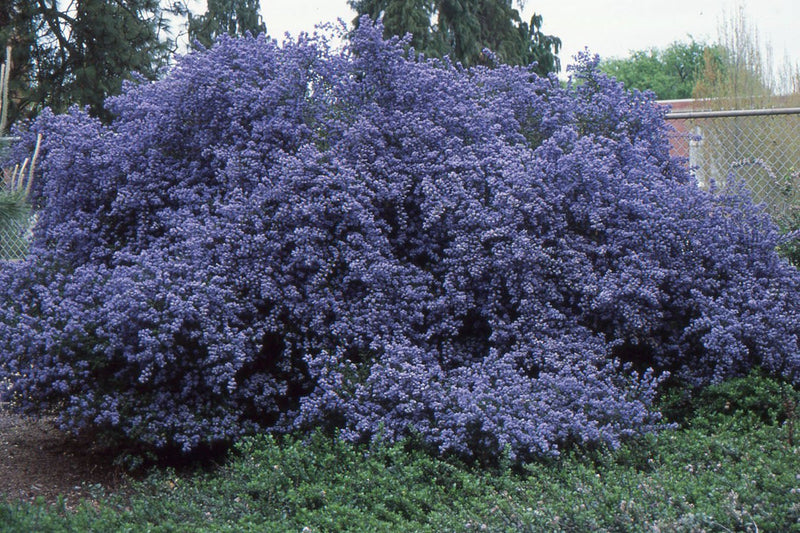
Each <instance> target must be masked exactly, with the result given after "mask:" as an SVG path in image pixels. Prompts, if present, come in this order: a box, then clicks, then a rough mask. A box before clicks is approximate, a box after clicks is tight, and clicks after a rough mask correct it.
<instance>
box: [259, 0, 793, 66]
mask: <svg viewBox="0 0 800 533" xmlns="http://www.w3.org/2000/svg"><path fill="white" fill-rule="evenodd" d="M261 5H262V9H261V11H262V15H263V17H264V21H265V23H266V25H267V31H268V32H269V34H270V35H272V36H273V37H276V38H277V37H279V36H282V35H283V34H284V33H285V32H287V31H288V32H289V33H290V34H292V35H296V34H297V33H299V32H300V31H313V29H314V26H315V24H317V23H319V22H335V21H336V20H337V19H338V18H342V19H344V21H345V22H347V23H348V24H349V23H350V22H351V21H352V20H353V18H354V17H355V12H354V11H353V10H352V9H350V8H349V7H348V5H347V0H262V2H261ZM517 5H518V3H517ZM740 7H741V8H743V9H744V13H745V19H746V21H747V22H748V24H750V25H751V26H753V27H755V28H756V29H757V30H758V33H759V36H760V40H761V42H762V43H764V42H767V41H769V43H770V44H771V47H772V51H773V56H774V62H775V63H778V64H782V63H784V58H788V60H789V62H790V64H792V65H795V64H797V63H800V37H798V35H800V31H799V30H798V26H800V0H753V1H751V2H742V1H733V0H613V1H610V0H556V1H553V0H526V1H525V2H524V8H523V9H522V10H521V11H520V13H521V14H522V17H523V19H524V20H526V21H528V20H530V18H531V15H533V13H534V12H536V13H539V14H541V15H542V16H543V18H544V21H543V24H542V31H543V32H544V33H545V34H548V35H555V36H557V37H560V38H561V40H562V43H563V48H562V50H561V52H560V53H559V57H560V58H561V62H562V65H567V64H570V63H572V58H573V57H574V56H575V54H577V53H578V52H579V51H581V50H583V49H588V50H589V51H590V52H591V53H593V54H599V55H600V57H601V58H612V57H620V58H622V57H627V56H628V55H629V53H630V51H632V50H644V49H649V48H652V47H657V48H664V47H666V46H668V45H670V44H671V43H673V42H675V41H680V42H688V41H689V39H690V36H691V37H692V38H694V39H695V40H696V41H702V42H707V43H711V42H714V41H716V40H717V36H718V29H719V27H720V25H721V24H722V23H723V22H724V21H725V20H730V19H731V17H732V16H733V15H735V14H736V12H737V10H738V9H739V8H740ZM562 70H563V69H562Z"/></svg>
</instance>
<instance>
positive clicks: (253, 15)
mask: <svg viewBox="0 0 800 533" xmlns="http://www.w3.org/2000/svg"><path fill="white" fill-rule="evenodd" d="M206 5H207V9H206V13H205V14H204V15H200V16H193V15H192V14H191V13H189V40H190V41H191V42H195V41H197V42H198V43H200V44H201V45H202V46H205V47H209V46H211V45H212V44H213V43H214V40H215V39H216V38H217V37H218V36H220V35H223V34H228V35H234V36H235V35H239V36H244V35H246V34H247V33H250V34H251V35H258V34H259V33H264V32H265V31H267V27H266V26H265V25H264V22H263V21H262V20H261V15H259V13H258V11H259V9H260V7H261V2H260V1H259V0H207V2H206Z"/></svg>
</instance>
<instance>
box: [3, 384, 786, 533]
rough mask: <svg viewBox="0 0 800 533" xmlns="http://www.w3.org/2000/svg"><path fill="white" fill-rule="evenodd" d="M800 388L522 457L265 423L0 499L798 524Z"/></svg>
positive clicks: (138, 518) (227, 521)
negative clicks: (632, 437) (123, 474)
mask: <svg viewBox="0 0 800 533" xmlns="http://www.w3.org/2000/svg"><path fill="white" fill-rule="evenodd" d="M798 397H799V395H798V392H797V391H796V390H795V389H792V388H790V387H788V386H786V385H783V384H780V383H778V382H776V381H774V380H770V379H768V378H765V377H762V376H759V375H755V374H754V375H751V376H749V377H748V378H745V379H739V380H734V381H730V382H727V383H724V384H722V385H718V386H715V387H712V388H711V389H709V390H707V391H706V392H705V393H703V394H701V395H699V396H698V397H696V398H694V399H693V400H691V401H687V400H686V398H684V397H683V396H682V395H681V394H672V395H668V396H667V398H668V399H667V400H664V409H665V411H666V412H667V413H669V414H670V416H671V417H672V418H673V419H674V420H677V421H678V424H677V425H676V427H674V428H673V429H669V430H665V431H664V432H662V433H661V434H659V435H658V436H652V435H651V436H648V437H646V438H642V439H640V440H639V441H636V442H631V443H628V444H627V445H625V446H623V447H622V448H620V449H618V450H591V451H589V450H583V451H573V452H570V453H565V454H563V455H562V457H560V458H558V459H553V460H549V461H543V462H540V463H536V464H532V465H527V466H524V467H521V468H520V467H517V468H514V467H512V466H511V465H503V464H502V463H503V461H500V463H501V464H500V465H494V466H491V467H488V466H483V467H481V466H479V465H472V464H466V463H463V462H460V461H457V460H452V459H449V460H442V459H437V458H434V457H432V456H431V455H429V454H427V453H425V452H423V451H421V450H420V448H419V447H418V446H415V445H414V444H413V443H411V442H406V443H401V444H395V445H382V444H373V445H352V444H348V443H343V442H341V441H340V440H337V439H334V438H331V437H328V436H325V435H322V434H317V435H314V436H312V437H310V438H306V439H302V438H300V437H299V436H289V437H283V438H275V437H272V436H259V437H253V438H248V439H245V440H243V441H242V442H240V443H239V444H238V445H237V447H236V448H235V450H234V451H233V452H232V453H231V455H230V456H229V458H228V459H227V461H226V462H225V464H223V465H221V466H219V467H217V468H215V469H213V470H212V471H195V472H194V473H192V474H189V475H179V474H177V473H176V472H175V471H173V470H170V469H160V470H157V471H155V472H153V473H152V474H151V475H150V476H149V477H148V478H147V479H146V480H144V481H141V482H137V483H135V484H134V487H133V489H132V492H131V493H130V494H128V495H126V496H122V495H98V496H99V498H98V500H97V501H96V502H94V503H91V502H85V503H84V504H82V505H81V506H79V508H78V509H75V510H66V509H65V508H64V506H63V505H61V506H59V505H55V506H47V505H45V504H44V503H42V502H39V503H35V504H24V503H18V502H6V503H4V504H0V531H25V532H27V531H45V532H46V531H103V532H105V531H152V532H160V531H163V532H166V531H169V532H173V531H176V532H181V531H187V532H188V531H192V532H195V531H214V532H217V531H221V532H225V531H230V532H239V531H243V532H246V531H259V532H261V531H276V532H277V531H280V532H284V531H297V532H308V531H359V532H361V531H422V532H424V531H436V532H440V531H637V532H638V531H721V532H725V531H753V532H755V531H759V532H764V531H781V532H792V531H800V446H798V445H797V443H796V439H795V437H794V434H793V433H794V427H793V425H792V424H793V422H794V416H795V413H794V406H795V405H797V401H798Z"/></svg>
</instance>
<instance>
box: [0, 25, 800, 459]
mask: <svg viewBox="0 0 800 533" xmlns="http://www.w3.org/2000/svg"><path fill="white" fill-rule="evenodd" d="M107 105H108V107H109V109H110V111H111V112H112V113H113V114H114V116H115V117H116V118H115V119H114V121H113V122H112V123H110V124H108V125H104V124H101V123H100V122H98V121H97V120H95V119H93V118H91V117H90V116H88V115H87V114H85V113H84V112H82V111H79V110H73V111H71V112H70V113H69V114H66V115H61V116H55V115H53V114H51V113H48V112H45V113H44V114H42V115H41V116H40V117H39V118H38V119H37V120H36V121H35V122H33V123H32V124H30V125H29V127H28V128H27V129H26V131H23V132H20V134H21V135H22V136H23V141H22V142H21V143H20V146H19V150H20V152H22V151H24V150H25V149H26V148H27V144H29V143H31V142H32V139H33V138H35V136H36V135H37V134H38V133H42V134H43V138H44V143H43V145H42V150H41V154H40V161H41V163H40V164H39V168H40V176H38V177H37V180H36V183H35V188H34V191H33V195H34V200H35V202H36V205H37V208H38V213H39V218H38V223H37V225H36V228H35V236H34V242H33V244H32V251H31V255H30V257H29V259H28V260H27V261H26V262H24V263H19V264H11V265H5V266H4V270H3V272H2V274H0V276H2V278H3V279H2V280H1V282H0V291H2V296H3V298H4V302H5V305H4V306H3V308H2V309H1V310H0V354H1V355H0V362H2V370H0V377H2V378H5V379H9V380H10V381H11V382H12V387H11V389H10V390H9V391H8V393H7V394H6V396H7V397H8V398H11V399H13V400H14V401H15V405H17V406H18V407H19V409H20V410H21V411H23V412H27V413H33V414H35V413H41V412H43V411H45V410H52V409H56V410H57V412H58V414H59V417H60V422H61V424H62V426H63V427H64V428H65V429H69V430H73V431H77V432H80V431H88V430H91V431H99V432H100V433H102V434H104V435H107V436H111V437H114V438H119V439H122V440H123V441H128V442H133V443H137V444H139V445H143V446H145V447H149V448H151V449H153V450H155V451H166V450H175V449H177V450H182V451H185V452H188V451H190V450H194V449H197V448H198V447H202V446H206V445H213V444H215V443H224V442H230V441H231V440H232V439H235V438H236V437H237V436H239V435H241V434H244V433H248V432H255V431H288V430H293V429H303V428H310V427H320V426H326V427H329V428H336V429H337V430H338V431H340V432H341V434H342V435H343V436H344V437H345V438H347V439H350V440H367V439H371V438H376V437H378V436H380V437H381V438H388V439H396V438H402V437H405V436H409V435H414V436H416V437H417V438H420V439H421V440H422V441H423V442H424V443H426V445H429V446H431V447H432V448H435V449H438V450H439V451H441V452H442V453H458V454H465V455H473V456H474V455H482V454H497V453H499V452H501V451H503V450H506V451H508V453H510V454H511V456H512V457H514V458H517V459H518V460H525V459H528V458H531V457H535V456H541V455H549V454H557V453H558V452H559V450H560V449H563V447H564V446H568V445H571V444H597V443H605V444H609V445H612V446H613V445H616V444H618V443H619V442H620V440H621V439H624V438H626V437H628V436H631V435H636V434H641V433H642V432H647V431H652V430H654V429H656V428H657V427H658V425H659V423H660V422H659V421H660V417H659V414H658V413H657V412H656V411H655V410H654V408H653V405H652V401H653V398H654V395H655V393H656V387H657V386H658V384H659V382H660V381H661V380H662V379H663V377H664V376H665V375H667V374H668V373H669V374H671V375H673V376H676V377H678V378H680V379H684V380H687V381H688V382H689V383H692V384H702V383H707V382H711V381H717V380H720V379H723V378H725V377H726V376H732V375H739V374H741V373H743V372H746V371H747V370H748V369H750V368H751V367H753V366H754V365H760V366H762V367H763V368H765V369H767V370H768V371H771V372H773V373H775V374H780V375H783V376H785V377H787V378H789V379H792V380H794V381H798V376H799V375H800V374H798V371H800V355H799V353H800V350H799V349H798V333H800V317H798V303H799V302H800V300H799V299H798V295H799V294H800V292H799V291H798V289H800V276H798V273H797V271H796V270H795V269H794V268H792V267H790V266H789V265H788V264H787V263H786V262H784V261H783V260H782V259H780V258H779V257H778V256H777V255H776V254H775V252H774V248H775V244H776V242H777V239H778V235H777V233H776V230H775V228H774V227H773V225H772V224H771V223H770V222H769V220H768V219H767V218H766V217H765V216H764V215H763V214H762V213H761V212H760V211H759V210H758V209H757V208H756V207H753V206H752V205H750V204H749V203H748V201H747V200H746V198H745V197H744V196H725V197H723V196H716V195H713V194H710V193H707V192H703V191H701V190H699V189H698V188H696V187H695V186H694V185H693V183H692V180H691V178H690V176H689V175H688V174H687V172H686V170H685V169H684V167H683V166H682V165H681V164H680V162H679V161H676V160H674V159H672V158H671V157H670V156H669V144H668V141H667V136H666V128H667V127H666V125H665V121H664V117H663V110H661V109H659V107H658V106H656V105H655V104H654V102H653V101H652V100H651V98H650V97H649V96H648V95H643V94H640V93H628V92H625V91H624V90H623V89H622V87H621V86H619V85H618V84H616V83H614V82H612V81H610V80H608V79H607V78H605V77H603V76H602V75H600V74H599V73H598V72H597V70H596V63H595V61H594V60H593V59H591V58H588V57H587V58H583V59H582V60H581V61H579V62H578V66H577V67H575V68H574V69H573V72H572V81H571V82H570V83H569V84H568V85H567V86H566V87H561V86H560V85H559V83H558V80H556V79H555V78H540V77H537V76H536V75H534V74H533V73H532V71H531V70H529V69H525V68H512V67H507V66H502V65H497V66H495V67H494V68H483V67H477V68H474V69H464V68H462V67H460V66H459V65H452V64H450V63H449V62H448V61H446V60H445V61H439V60H419V59H416V58H415V57H414V54H413V51H410V52H409V51H408V50H407V48H406V47H405V46H404V43H403V42H402V41H397V40H390V41H384V40H383V39H382V37H381V28H380V27H375V26H373V25H372V24H371V23H368V21H363V22H362V24H361V25H360V27H359V29H358V30H357V31H356V32H355V33H354V35H353V36H352V39H351V41H350V44H349V45H348V46H347V47H346V48H345V49H343V50H332V49H331V47H330V46H329V42H328V41H327V40H326V38H325V37H323V36H316V35H315V36H307V35H306V36H302V37H300V38H299V39H297V40H296V41H291V40H288V41H286V42H285V43H283V44H282V45H278V44H277V43H276V42H275V41H272V40H270V39H268V38H266V37H264V36H259V37H256V38H245V39H231V38H225V37H223V38H221V39H220V40H219V41H218V43H217V44H216V45H215V46H214V47H213V48H212V49H210V50H207V51H203V52H198V53H192V54H190V55H188V56H186V57H185V58H183V59H182V60H181V61H180V63H179V64H178V65H177V66H176V67H175V68H174V69H173V71H172V72H171V73H170V74H169V75H168V76H167V77H166V78H165V79H163V80H161V81H158V82H155V83H149V84H141V85H135V86H134V85H131V86H129V87H127V89H126V91H125V93H124V94H123V95H122V96H120V97H117V98H114V99H111V100H110V101H109V102H108V103H107Z"/></svg>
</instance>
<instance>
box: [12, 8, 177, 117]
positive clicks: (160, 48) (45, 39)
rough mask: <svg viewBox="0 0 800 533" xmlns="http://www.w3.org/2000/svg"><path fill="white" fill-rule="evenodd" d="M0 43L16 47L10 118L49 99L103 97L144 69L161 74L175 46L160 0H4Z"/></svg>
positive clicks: (98, 100)
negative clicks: (71, 0)
mask: <svg viewBox="0 0 800 533" xmlns="http://www.w3.org/2000/svg"><path fill="white" fill-rule="evenodd" d="M3 4H5V6H4V7H5V9H0V18H1V19H2V24H0V43H2V44H3V45H11V46H12V48H13V49H14V57H13V59H12V67H11V68H12V69H13V70H12V71H11V74H12V75H11V78H12V80H14V82H13V83H14V85H12V86H11V87H10V92H11V101H12V105H11V107H10V109H9V114H10V117H9V119H10V121H11V122H13V121H14V120H16V119H17V118H19V117H22V116H26V115H28V116H30V115H34V114H36V113H37V112H38V111H40V110H41V109H43V108H44V107H51V108H52V109H54V110H55V111H59V112H60V111H64V110H65V109H66V108H68V107H69V106H70V105H72V104H78V105H80V106H89V108H90V109H91V111H92V113H93V114H95V115H99V116H103V117H105V118H108V115H107V113H106V111H104V109H103V101H104V100H105V98H106V97H107V96H108V95H110V94H116V93H118V92H119V90H120V88H121V86H122V82H123V80H125V79H129V78H131V77H132V75H133V74H134V73H139V74H140V75H142V76H145V77H146V78H150V79H153V78H155V77H156V74H157V72H158V71H159V69H160V68H161V67H162V66H164V65H165V64H166V62H167V61H168V60H169V57H170V56H171V54H172V52H173V48H174V40H173V39H171V38H170V36H169V34H168V25H167V22H166V15H167V13H168V11H169V10H167V9H165V8H163V7H162V5H161V3H160V1H159V0H75V1H73V2H67V1H64V0H5V1H4V2H3Z"/></svg>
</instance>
